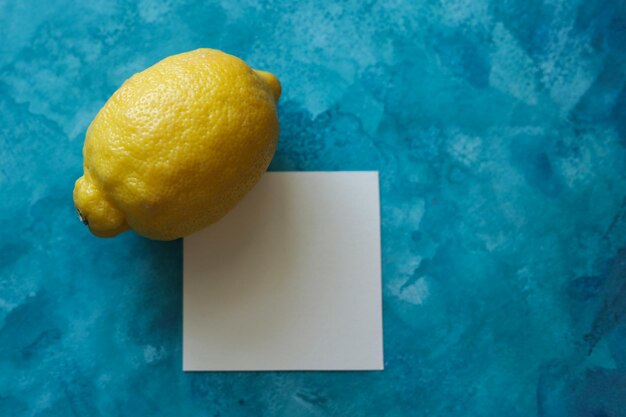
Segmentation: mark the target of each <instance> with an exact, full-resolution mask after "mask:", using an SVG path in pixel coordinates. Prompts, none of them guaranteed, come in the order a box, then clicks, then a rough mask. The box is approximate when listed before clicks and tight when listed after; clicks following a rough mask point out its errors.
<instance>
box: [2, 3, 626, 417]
mask: <svg viewBox="0 0 626 417" xmlns="http://www.w3.org/2000/svg"><path fill="white" fill-rule="evenodd" d="M76 3H77V2H70V1H63V0H56V1H48V2H33V1H5V2H2V3H0V35H1V36H0V38H1V39H2V40H3V41H2V42H0V132H1V133H0V197H1V199H0V225H1V232H0V415H2V416H63V417H65V416H106V417H111V416H147V415H149V416H196V415H197V416H222V417H225V416H250V415H258V416H260V415H277V416H372V415H376V416H385V417H396V416H406V415H411V416H456V415H458V416H486V415H504V416H520V417H522V416H523V417H527V416H546V417H552V416H554V417H556V416H625V415H626V199H625V195H626V88H625V82H626V3H624V2H623V1H617V0H616V1H609V2H605V1H600V0H587V1H576V0H574V1H572V0H545V1H543V2H541V1H524V0H472V1H470V0H439V1H403V0H398V1H393V2H386V1H380V2H371V1H366V2H362V1H352V2H338V3H335V2H332V1H322V2H319V1H299V2H256V1H252V2H249V1H242V2H239V1H234V0H228V1H223V2H221V3H219V2H215V3H212V2H206V1H195V0H187V1H180V2H178V1H177V2H174V1H165V2H157V1H151V0H141V1H139V2H132V1H124V0H118V1H103V2H83V3H86V4H85V5H77V4H76ZM91 3H94V4H91ZM198 47H214V48H219V49H223V50H225V51H228V52H230V53H233V54H236V55H238V56H241V57H242V58H244V59H246V60H247V61H248V62H249V63H250V64H251V65H253V66H255V67H257V68H261V69H268V70H271V71H273V72H274V73H276V74H277V75H278V76H279V77H280V78H281V80H282V82H283V91H284V93H283V97H282V101H281V105H280V115H281V122H282V132H281V139H280V145H279V150H278V153H277V155H276V158H275V160H274V162H273V164H272V167H271V168H272V169H273V170H356V169H378V170H380V172H381V181H382V183H381V192H382V196H381V198H382V217H383V224H382V233H383V271H384V276H383V279H384V282H383V285H384V308H385V320H384V331H385V365H386V370H385V371H384V372H374V373H298V372H295V373H226V374H221V373H214V374H206V373H197V374H184V373H183V372H181V248H182V246H181V242H179V241H178V242H170V243H160V242H151V241H147V240H144V239H141V238H139V237H137V236H135V235H133V234H130V233H128V234H125V235H123V236H121V237H119V238H116V239H114V240H100V239H97V238H94V237H92V236H90V235H89V234H88V232H87V230H86V229H85V228H84V227H83V226H82V225H81V224H80V222H79V221H78V220H77V218H76V215H75V213H74V209H73V206H72V200H71V192H72V187H73V181H74V180H75V178H77V177H78V176H79V175H80V173H81V147H82V140H83V137H84V133H85V130H86V128H87V125H88V124H89V122H90V120H91V119H92V118H93V116H94V115H95V113H96V112H97V110H98V109H99V108H100V106H102V104H103V103H104V101H105V100H106V99H107V98H108V96H109V95H110V94H112V93H113V91H115V89H116V88H117V87H118V86H119V85H120V84H121V83H122V82H123V81H124V80H125V79H126V78H127V77H129V76H130V75H132V74H133V73H134V72H136V71H138V70H141V69H142V68H144V67H146V66H148V65H151V64H152V63H154V62H156V61H157V60H159V59H161V58H163V57H165V56H167V55H170V54H173V53H177V52H181V51H186V50H190V49H194V48H198Z"/></svg>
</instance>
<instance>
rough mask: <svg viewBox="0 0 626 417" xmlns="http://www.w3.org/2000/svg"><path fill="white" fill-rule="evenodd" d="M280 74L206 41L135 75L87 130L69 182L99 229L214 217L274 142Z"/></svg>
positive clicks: (171, 228)
mask: <svg viewBox="0 0 626 417" xmlns="http://www.w3.org/2000/svg"><path fill="white" fill-rule="evenodd" d="M280 93H281V87H280V83H279V81H278V79H277V78H276V77H275V76H274V75H273V74H271V73H268V72H264V71H256V70H253V69H252V68H250V67H249V66H248V65H247V64H246V63H245V62H244V61H242V60H241V59H239V58H236V57H234V56H232V55H229V54H226V53H224V52H221V51H218V50H213V49H198V50H195V51H191V52H187V53H183V54H179V55H174V56H171V57H168V58H165V59H164V60H162V61H160V62H158V63H157V64H155V65H153V66H152V67H150V68H148V69H146V70H144V71H142V72H140V73H137V74H135V75H133V76H132V77H131V78H130V79H128V80H127V81H126V82H124V84H123V85H122V86H121V87H120V88H119V89H118V90H117V91H116V92H115V93H114V94H113V96H112V97H111V98H110V99H109V100H108V101H107V102H106V104H105V105H104V107H103V108H102V109H101V110H100V111H99V112H98V114H97V115H96V117H95V118H94V120H93V121H92V123H91V125H90V126H89V128H88V130H87V134H86V137H85V144H84V147H83V158H84V165H83V169H84V175H83V176H82V177H80V178H79V179H78V180H77V181H76V184H75V187H74V203H75V205H76V208H77V210H78V213H79V216H80V217H81V220H82V221H83V222H84V223H85V224H87V225H88V226H89V229H90V231H91V232H92V233H93V234H95V235H96V236H100V237H112V236H115V235H117V234H119V233H121V232H123V231H125V230H128V229H133V230H134V231H135V232H137V233H138V234H140V235H143V236H146V237H148V238H151V239H157V240H172V239H176V238H179V237H183V236H186V235H189V234H191V233H193V232H195V231H197V230H199V229H202V228H204V227H206V226H207V225H210V224H211V223H214V222H215V221H217V220H219V219H220V218H221V217H223V216H224V215H225V214H226V213H227V212H228V211H229V210H230V209H231V208H233V207H234V206H235V205H236V204H237V203H238V202H239V201H240V200H241V199H242V198H243V196H244V195H245V194H246V193H247V192H248V191H249V190H250V189H251V188H252V187H253V186H254V185H255V184H256V183H257V181H258V180H259V179H260V177H261V176H262V175H263V173H264V172H265V171H266V169H267V166H268V165H269V163H270V161H271V159H272V157H273V155H274V151H275V149H276V143H277V140H278V131H279V126H278V116H277V111H276V103H277V101H278V98H279V96H280Z"/></svg>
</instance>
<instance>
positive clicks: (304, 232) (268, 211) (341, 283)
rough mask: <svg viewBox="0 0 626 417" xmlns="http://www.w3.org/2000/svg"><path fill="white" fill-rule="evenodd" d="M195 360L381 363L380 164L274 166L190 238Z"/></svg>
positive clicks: (187, 355)
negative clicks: (344, 168) (305, 168)
mask: <svg viewBox="0 0 626 417" xmlns="http://www.w3.org/2000/svg"><path fill="white" fill-rule="evenodd" d="M183 271H184V290H183V294H184V301H183V305H184V307H183V368H184V370H185V371H261V370H267V371H269V370H275V371H276V370H380V369H382V368H383V341H382V306H381V259H380V208H379V190H378V173H377V172H280V173H278V172H277V173H274V172H270V173H267V174H265V175H264V177H263V178H262V179H261V181H260V183H259V184H258V185H257V186H256V187H255V188H254V189H253V190H252V191H251V192H250V193H249V194H248V195H247V196H246V197H245V198H244V200H243V201H242V202H241V203H240V204H239V205H238V206H237V207H235V209H233V210H232V211H231V212H230V213H229V214H228V215H227V216H226V217H225V218H223V219H222V220H220V221H219V222H218V223H216V224H214V225H212V226H210V227H208V228H206V229H204V230H202V231H200V232H198V233H195V234H193V235H191V236H189V237H187V238H185V239H184V267H183Z"/></svg>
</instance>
